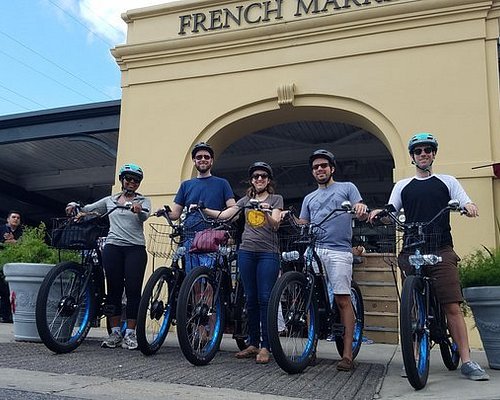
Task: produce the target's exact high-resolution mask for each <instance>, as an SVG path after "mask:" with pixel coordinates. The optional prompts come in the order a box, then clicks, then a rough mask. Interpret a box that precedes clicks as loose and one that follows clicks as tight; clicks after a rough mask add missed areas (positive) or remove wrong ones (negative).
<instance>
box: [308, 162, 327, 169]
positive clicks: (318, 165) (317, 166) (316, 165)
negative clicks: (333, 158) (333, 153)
mask: <svg viewBox="0 0 500 400" xmlns="http://www.w3.org/2000/svg"><path fill="white" fill-rule="evenodd" d="M329 165H330V164H328V163H326V162H325V163H320V164H315V165H313V166H312V169H314V170H317V169H318V168H322V169H325V168H328V166H329Z"/></svg>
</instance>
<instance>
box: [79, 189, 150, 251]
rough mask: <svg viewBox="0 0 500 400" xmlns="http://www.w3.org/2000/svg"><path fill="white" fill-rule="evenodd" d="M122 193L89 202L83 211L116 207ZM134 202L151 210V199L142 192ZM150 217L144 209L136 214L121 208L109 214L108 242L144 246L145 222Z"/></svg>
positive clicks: (96, 210)
mask: <svg viewBox="0 0 500 400" xmlns="http://www.w3.org/2000/svg"><path fill="white" fill-rule="evenodd" d="M120 196H121V193H118V194H115V195H112V196H107V197H104V198H102V199H101V200H98V201H96V202H95V203H92V204H87V205H86V206H85V207H83V211H85V212H91V211H95V212H98V213H99V214H104V213H105V212H107V211H109V210H111V209H113V208H115V207H116V206H117V205H118V199H119V197H120ZM134 202H137V203H140V204H141V205H142V208H145V209H148V210H151V200H150V199H149V198H147V197H144V196H142V195H140V194H137V196H136V197H135V198H134ZM148 217H149V212H145V211H142V212H140V213H139V214H135V213H133V212H132V211H130V210H126V209H123V208H119V209H117V210H114V211H113V212H112V213H111V214H109V225H110V228H109V233H108V237H107V238H106V244H114V245H116V246H133V245H138V246H144V245H145V244H146V239H145V238H144V229H143V224H144V221H146V220H147V219H148Z"/></svg>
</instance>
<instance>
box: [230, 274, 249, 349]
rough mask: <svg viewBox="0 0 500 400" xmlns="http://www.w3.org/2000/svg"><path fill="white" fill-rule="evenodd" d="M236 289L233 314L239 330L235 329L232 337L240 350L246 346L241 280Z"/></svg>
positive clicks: (246, 335)
mask: <svg viewBox="0 0 500 400" xmlns="http://www.w3.org/2000/svg"><path fill="white" fill-rule="evenodd" d="M236 290H237V292H236V299H237V300H236V304H235V305H234V315H235V316H236V318H238V319H239V320H240V322H239V324H238V325H239V327H240V331H239V332H236V331H235V332H234V333H233V338H234V340H235V341H236V345H237V346H238V349H239V350H240V351H241V350H245V349H246V348H247V347H248V316H247V311H246V301H245V293H244V290H243V284H242V283H241V281H240V282H239V284H238V286H237V288H236ZM235 328H236V324H235Z"/></svg>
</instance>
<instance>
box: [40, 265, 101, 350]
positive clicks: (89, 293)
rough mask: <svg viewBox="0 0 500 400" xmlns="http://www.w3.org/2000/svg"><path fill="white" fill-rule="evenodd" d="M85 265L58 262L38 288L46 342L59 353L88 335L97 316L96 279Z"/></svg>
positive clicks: (41, 330)
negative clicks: (93, 278)
mask: <svg viewBox="0 0 500 400" xmlns="http://www.w3.org/2000/svg"><path fill="white" fill-rule="evenodd" d="M87 274H88V270H87V269H86V268H84V267H83V266H82V265H80V264H78V263H75V262H72V261H68V262H63V263H60V264H57V265H55V266H54V268H52V269H51V270H50V271H49V273H48V274H47V275H46V277H45V278H44V280H43V281H42V284H41V285H40V289H39V291H38V296H37V301H36V309H35V318H36V326H37V330H38V334H39V336H40V339H41V340H42V342H43V343H44V344H45V346H47V348H49V349H50V350H52V351H53V352H55V353H69V352H71V351H73V350H75V349H76V348H77V347H78V346H79V345H80V344H81V343H82V341H83V340H84V339H85V337H86V336H87V334H88V332H89V330H90V325H91V321H93V319H94V318H95V305H94V304H95V303H94V302H95V300H96V299H95V298H94V290H93V287H92V279H88V280H86V278H87Z"/></svg>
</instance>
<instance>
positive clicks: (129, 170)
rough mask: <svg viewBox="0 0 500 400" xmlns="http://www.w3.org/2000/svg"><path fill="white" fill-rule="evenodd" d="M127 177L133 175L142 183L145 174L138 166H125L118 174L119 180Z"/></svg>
mask: <svg viewBox="0 0 500 400" xmlns="http://www.w3.org/2000/svg"><path fill="white" fill-rule="evenodd" d="M125 175H133V176H136V177H137V178H139V179H140V180H141V181H142V179H143V178H144V173H143V172H142V168H141V167H139V166H138V165H136V164H123V165H122V166H121V168H120V171H119V172H118V179H119V180H122V179H123V177H124V176H125Z"/></svg>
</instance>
